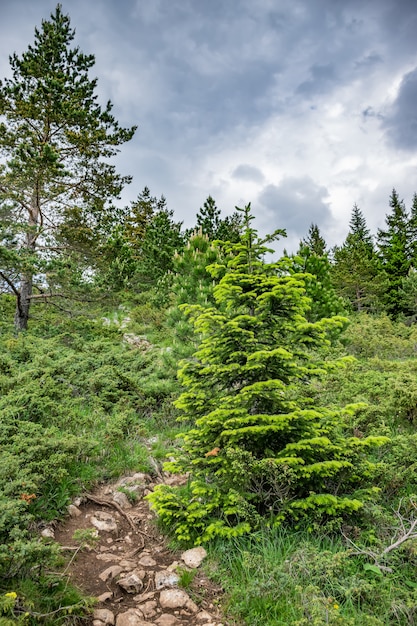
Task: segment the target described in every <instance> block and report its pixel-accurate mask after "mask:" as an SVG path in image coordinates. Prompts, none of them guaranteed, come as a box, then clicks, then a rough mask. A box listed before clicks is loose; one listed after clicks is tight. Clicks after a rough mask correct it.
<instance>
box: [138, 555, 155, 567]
mask: <svg viewBox="0 0 417 626" xmlns="http://www.w3.org/2000/svg"><path fill="white" fill-rule="evenodd" d="M138 563H139V565H142V566H143V567H154V566H155V565H156V561H155V559H153V558H152V557H151V556H149V555H148V554H144V555H143V556H141V558H140V559H139V561H138Z"/></svg>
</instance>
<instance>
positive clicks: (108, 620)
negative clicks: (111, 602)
mask: <svg viewBox="0 0 417 626" xmlns="http://www.w3.org/2000/svg"><path fill="white" fill-rule="evenodd" d="M93 617H94V619H99V620H101V621H102V622H103V623H104V624H111V626H113V624H114V614H113V613H112V612H111V611H109V609H96V610H95V611H94V613H93Z"/></svg>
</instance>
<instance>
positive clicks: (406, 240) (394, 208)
mask: <svg viewBox="0 0 417 626" xmlns="http://www.w3.org/2000/svg"><path fill="white" fill-rule="evenodd" d="M389 204H390V207H391V212H390V213H389V214H388V215H387V216H386V218H385V221H386V225H387V228H386V230H383V229H379V230H378V250H379V255H380V259H381V264H382V268H383V270H384V271H385V272H386V274H387V278H388V287H387V290H386V293H385V303H386V307H387V310H388V312H389V313H391V314H392V315H398V314H399V313H402V312H403V310H402V306H401V303H400V298H399V289H400V287H401V285H402V281H403V279H404V278H406V276H407V275H408V272H409V270H410V267H411V266H412V263H413V253H414V243H413V232H412V230H413V229H412V222H411V220H410V216H409V215H408V213H407V210H406V208H405V205H404V202H403V200H400V199H399V197H398V194H397V192H396V190H395V189H393V191H392V194H391V197H390V202H389Z"/></svg>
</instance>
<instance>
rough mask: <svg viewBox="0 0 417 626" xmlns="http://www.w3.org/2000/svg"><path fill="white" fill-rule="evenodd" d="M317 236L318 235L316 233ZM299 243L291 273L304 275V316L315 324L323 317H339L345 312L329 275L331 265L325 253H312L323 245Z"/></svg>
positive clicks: (318, 242) (314, 242) (315, 242)
mask: <svg viewBox="0 0 417 626" xmlns="http://www.w3.org/2000/svg"><path fill="white" fill-rule="evenodd" d="M317 236H319V234H318V233H317ZM310 245H311V246H312V247H310V246H309V245H308V244H305V243H303V242H301V243H300V247H299V249H298V252H297V254H296V256H295V257H292V258H293V264H294V268H293V271H295V272H298V273H302V274H304V285H305V290H306V295H307V296H308V297H309V298H310V308H309V310H308V311H306V313H305V315H306V318H307V320H308V321H309V322H316V321H318V320H320V319H322V318H323V317H332V316H334V315H341V314H343V313H344V312H345V310H344V306H343V302H342V300H341V299H340V297H339V296H338V295H337V293H336V291H335V289H334V286H333V283H332V275H331V265H330V261H329V257H328V255H327V253H326V252H325V251H324V252H323V253H322V254H318V253H316V252H314V250H316V249H317V250H319V249H320V248H321V247H323V245H322V244H321V242H320V240H318V241H314V240H313V241H312V242H311V244H310Z"/></svg>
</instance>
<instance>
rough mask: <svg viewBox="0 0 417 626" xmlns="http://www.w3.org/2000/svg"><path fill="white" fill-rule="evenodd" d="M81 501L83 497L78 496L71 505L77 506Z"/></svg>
mask: <svg viewBox="0 0 417 626" xmlns="http://www.w3.org/2000/svg"><path fill="white" fill-rule="evenodd" d="M83 502H84V498H82V497H81V496H78V498H74V500H73V501H72V503H73V505H74V506H78V507H80V506H81V505H82V503H83Z"/></svg>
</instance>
